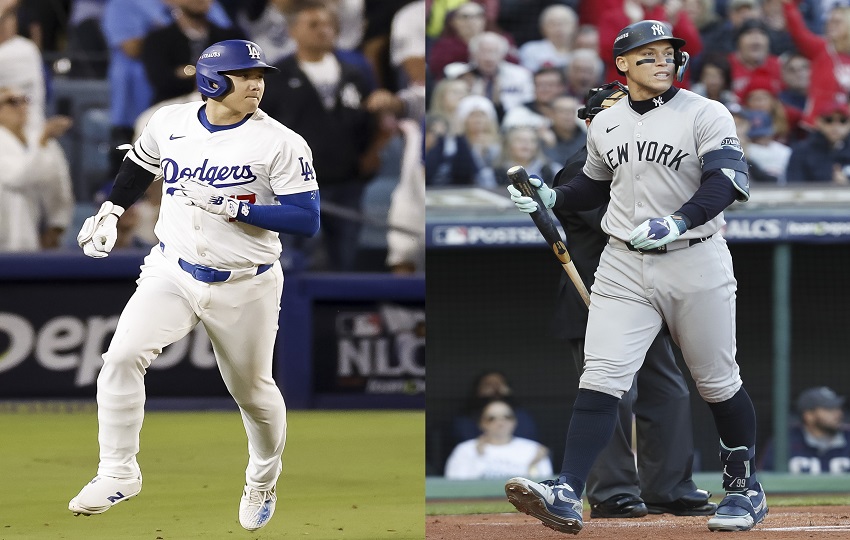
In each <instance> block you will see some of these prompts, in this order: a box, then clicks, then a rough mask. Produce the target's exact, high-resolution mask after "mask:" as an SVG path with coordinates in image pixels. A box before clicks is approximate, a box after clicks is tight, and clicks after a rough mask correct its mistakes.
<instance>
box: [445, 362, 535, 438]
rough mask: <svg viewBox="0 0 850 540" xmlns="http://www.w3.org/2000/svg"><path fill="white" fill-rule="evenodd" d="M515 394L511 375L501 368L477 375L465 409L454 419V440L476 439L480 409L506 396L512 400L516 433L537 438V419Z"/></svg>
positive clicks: (478, 431) (510, 401)
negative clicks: (516, 398) (519, 402)
mask: <svg viewBox="0 0 850 540" xmlns="http://www.w3.org/2000/svg"><path fill="white" fill-rule="evenodd" d="M513 394H514V391H513V388H511V385H510V382H509V381H508V376H507V375H505V374H504V373H502V372H501V371H496V370H488V371H484V372H482V373H481V374H480V375H478V376H477V377H476V378H475V380H474V381H473V383H472V388H471V389H470V392H469V394H468V396H467V403H466V410H465V411H464V412H463V414H460V415H458V416H456V417H455V418H454V419H453V420H452V438H453V439H454V443H453V444H458V443H460V442H463V441H466V440H468V439H474V438H475V437H477V436H478V435H479V433H480V430H479V420H480V412H481V410H482V409H483V408H484V407H486V406H487V404H488V403H490V402H491V401H493V400H503V401H507V402H509V403H511V404H512V405H511V407H512V408H513V410H514V416H515V417H516V429H515V430H514V435H515V436H517V437H523V438H525V439H531V440H535V441H536V440H537V439H538V434H537V422H535V421H534V417H533V416H531V414H530V413H529V412H528V411H526V410H525V409H524V408H522V407H519V406H517V404H516V402H515V401H516V400H515V399H514V397H513Z"/></svg>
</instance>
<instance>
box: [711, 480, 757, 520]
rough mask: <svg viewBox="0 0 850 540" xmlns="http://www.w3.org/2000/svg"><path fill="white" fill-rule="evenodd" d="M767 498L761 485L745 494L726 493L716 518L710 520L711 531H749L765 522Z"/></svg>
mask: <svg viewBox="0 0 850 540" xmlns="http://www.w3.org/2000/svg"><path fill="white" fill-rule="evenodd" d="M767 511H768V509H767V497H766V496H765V494H764V489H762V487H761V484H760V483H758V482H756V483H755V484H754V485H753V488H751V489H748V490H747V491H744V492H726V496H725V497H723V500H722V501H720V505H719V506H718V507H717V512H716V513H715V514H714V517H712V518H711V519H709V520H708V530H710V531H749V530H750V529H752V528H753V527H755V526H756V525H757V524H759V523H761V522H762V521H764V517H765V516H766V515H767Z"/></svg>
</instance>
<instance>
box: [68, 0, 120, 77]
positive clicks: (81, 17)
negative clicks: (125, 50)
mask: <svg viewBox="0 0 850 540" xmlns="http://www.w3.org/2000/svg"><path fill="white" fill-rule="evenodd" d="M106 2H107V0H75V1H74V2H72V3H71V13H70V15H69V16H68V43H67V44H66V46H65V51H64V52H65V54H66V55H67V56H68V58H69V59H70V60H71V67H70V69H69V71H68V73H69V74H70V75H71V76H73V77H79V78H88V79H105V78H106V68H107V65H108V63H109V48H108V47H107V45H106V38H104V37H103V32H102V31H101V29H100V21H101V20H102V19H103V11H104V8H105V7H106Z"/></svg>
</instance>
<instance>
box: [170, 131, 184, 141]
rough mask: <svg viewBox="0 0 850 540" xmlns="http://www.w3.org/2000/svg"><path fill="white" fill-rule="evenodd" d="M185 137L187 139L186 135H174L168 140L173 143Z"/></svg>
mask: <svg viewBox="0 0 850 540" xmlns="http://www.w3.org/2000/svg"><path fill="white" fill-rule="evenodd" d="M183 137H185V135H175V134H173V133H172V134H171V136H169V137H168V140H169V141H173V140H174V139H182V138H183Z"/></svg>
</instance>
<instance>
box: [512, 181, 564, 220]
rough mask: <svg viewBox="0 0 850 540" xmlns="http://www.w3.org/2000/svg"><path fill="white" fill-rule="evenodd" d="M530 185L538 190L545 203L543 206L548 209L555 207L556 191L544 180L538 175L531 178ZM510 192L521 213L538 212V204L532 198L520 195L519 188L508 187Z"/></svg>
mask: <svg viewBox="0 0 850 540" xmlns="http://www.w3.org/2000/svg"><path fill="white" fill-rule="evenodd" d="M528 183H529V184H531V185H532V187H534V188H535V189H537V194H538V195H540V200H541V201H543V205H544V206H546V208H552V207H553V206H555V190H553V189H551V188H550V187H549V186H547V185H546V182H544V181H543V179H542V178H540V177H539V176H537V175H532V176H529V177H528ZM508 192H509V193H510V194H511V200H512V201H513V202H514V204H515V205H516V207H517V208H518V209H519V211H520V212H525V213H527V214H530V213H532V212H534V211H536V210H537V202H536V201H535V200H534V199H532V198H531V197H526V196H525V195H523V194H522V193H520V191H519V190H518V189H517V188H515V187H513V186H508Z"/></svg>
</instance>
